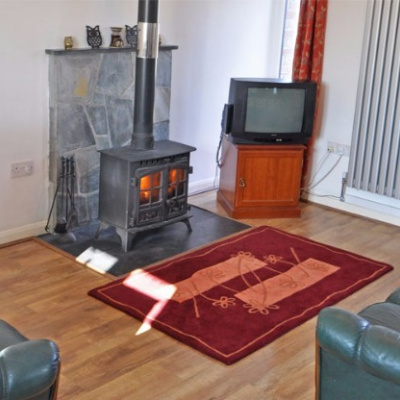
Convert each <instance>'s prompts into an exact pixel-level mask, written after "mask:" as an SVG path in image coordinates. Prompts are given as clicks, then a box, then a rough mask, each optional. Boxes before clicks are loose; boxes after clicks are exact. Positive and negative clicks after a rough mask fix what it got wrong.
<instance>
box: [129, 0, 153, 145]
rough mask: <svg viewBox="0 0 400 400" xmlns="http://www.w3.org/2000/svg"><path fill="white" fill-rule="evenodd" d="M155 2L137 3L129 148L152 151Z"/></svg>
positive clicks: (147, 0)
mask: <svg viewBox="0 0 400 400" xmlns="http://www.w3.org/2000/svg"><path fill="white" fill-rule="evenodd" d="M158 42H159V38H158V0H139V9H138V41H137V51H136V76H135V107H134V118H133V134H132V140H131V146H132V147H134V148H135V149H138V150H150V149H152V148H153V147H154V135H153V124H154V121H153V117H154V97H155V86H156V68H157V57H158Z"/></svg>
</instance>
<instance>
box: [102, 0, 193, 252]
mask: <svg viewBox="0 0 400 400" xmlns="http://www.w3.org/2000/svg"><path fill="white" fill-rule="evenodd" d="M138 19H139V20H138V25H137V26H138V43H137V51H136V76H135V108H134V121H133V134H132V140H131V145H130V146H126V147H121V148H116V149H110V150H102V151H101V152H100V186H99V220H100V222H101V225H103V224H107V225H112V226H114V227H115V228H116V230H117V233H118V235H119V236H120V237H121V241H122V248H123V250H124V251H128V250H129V249H130V247H131V244H132V240H133V238H134V236H135V235H136V234H137V233H139V232H141V231H144V230H148V229H153V228H157V227H161V226H164V225H168V224H171V223H175V222H180V221H182V222H185V223H186V225H187V227H188V229H189V231H190V230H191V227H190V223H189V218H190V215H188V214H187V211H188V208H189V206H188V204H187V194H188V175H189V173H190V172H191V167H190V165H189V159H190V153H191V152H192V151H194V150H196V149H195V148H194V147H191V146H187V145H185V144H182V143H177V142H173V141H169V140H162V141H156V142H155V141H154V137H153V115H154V95H155V93H154V92H155V90H154V89H155V79H156V61H157V55H158V22H157V19H158V1H156V0H139V10H138ZM101 225H100V228H101ZM98 232H99V231H98ZM97 235H98V234H97Z"/></svg>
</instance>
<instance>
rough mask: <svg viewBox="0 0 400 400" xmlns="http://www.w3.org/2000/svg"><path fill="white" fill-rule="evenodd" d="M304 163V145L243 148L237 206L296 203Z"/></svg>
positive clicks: (239, 165)
mask: <svg viewBox="0 0 400 400" xmlns="http://www.w3.org/2000/svg"><path fill="white" fill-rule="evenodd" d="M302 163H303V149H302V148H301V149H295V150H291V149H290V150H288V149H282V150H279V148H278V147H275V148H273V149H272V150H269V149H262V150H243V151H240V152H239V162H238V174H237V178H238V181H237V189H238V192H237V198H236V199H237V203H236V206H237V207H268V206H270V207H277V206H278V207H279V206H296V205H297V204H298V202H299V197H300V177H301V168H302Z"/></svg>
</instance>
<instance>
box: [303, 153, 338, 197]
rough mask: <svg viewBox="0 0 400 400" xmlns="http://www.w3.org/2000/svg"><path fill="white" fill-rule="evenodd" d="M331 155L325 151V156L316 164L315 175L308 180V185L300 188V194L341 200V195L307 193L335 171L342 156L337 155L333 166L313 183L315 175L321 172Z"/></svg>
mask: <svg viewBox="0 0 400 400" xmlns="http://www.w3.org/2000/svg"><path fill="white" fill-rule="evenodd" d="M331 154H333V153H332V152H330V151H327V152H326V154H325V155H324V156H323V157H322V159H321V160H320V161H319V163H318V166H317V169H316V171H315V173H314V174H313V175H312V177H311V179H310V183H309V185H308V186H305V187H302V188H301V191H302V192H304V193H307V194H311V195H312V196H317V197H333V198H337V199H341V200H342V195H341V196H335V195H330V194H316V193H312V192H310V191H309V190H310V189H313V188H315V187H316V186H318V185H319V184H320V183H321V182H323V181H324V180H325V179H326V178H327V177H328V176H329V175H330V174H331V173H332V172H333V171H334V170H335V168H336V167H337V166H338V164H339V162H340V160H341V159H342V157H343V155H339V157H338V159H337V160H336V162H335V163H334V164H333V166H332V167H331V168H330V169H329V170H328V171H327V172H326V173H325V174H324V175H323V176H322V177H321V178H320V179H318V180H317V181H316V182H314V179H315V178H316V176H317V174H318V173H319V172H320V171H321V169H322V167H323V166H324V164H325V163H326V161H327V160H328V159H329V156H330V155H331Z"/></svg>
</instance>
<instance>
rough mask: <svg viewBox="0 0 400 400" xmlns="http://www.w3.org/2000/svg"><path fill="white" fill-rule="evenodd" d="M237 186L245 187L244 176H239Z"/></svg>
mask: <svg viewBox="0 0 400 400" xmlns="http://www.w3.org/2000/svg"><path fill="white" fill-rule="evenodd" d="M239 187H241V188H244V187H246V182H245V180H244V178H239Z"/></svg>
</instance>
